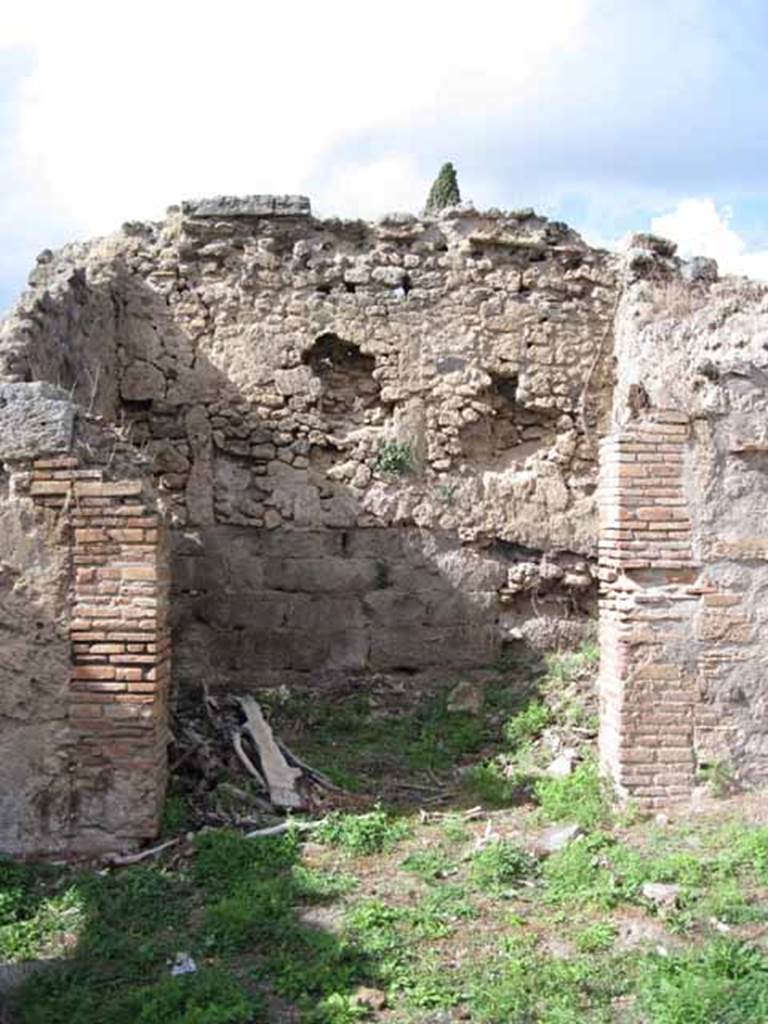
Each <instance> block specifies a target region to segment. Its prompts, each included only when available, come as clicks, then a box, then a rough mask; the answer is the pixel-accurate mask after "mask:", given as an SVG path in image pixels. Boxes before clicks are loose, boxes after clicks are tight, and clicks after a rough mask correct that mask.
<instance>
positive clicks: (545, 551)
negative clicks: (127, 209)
mask: <svg viewBox="0 0 768 1024" xmlns="http://www.w3.org/2000/svg"><path fill="white" fill-rule="evenodd" d="M83 280H84V282H85V284H84V285H82V287H81V282H82V281H83ZM616 301H617V290H616V286H615V259H614V258H613V257H611V256H609V255H608V254H606V253H604V252H600V251H597V250H593V249H590V248H589V247H588V246H586V245H585V244H584V242H583V241H582V240H581V239H580V238H579V237H578V236H577V235H576V234H575V233H574V232H573V231H571V230H569V229H568V228H566V227H565V226H564V225H560V224H553V223H550V222H548V221H546V220H544V219H543V218H540V217H536V216H535V215H534V214H533V213H532V212H531V211H522V212H520V213H517V214H502V213H499V212H494V211H490V212H488V213H483V214H480V213H477V212H476V211H474V210H472V209H470V208H461V209H457V210H453V211H448V212H446V214H444V215H443V216H442V217H440V218H437V219H433V220H423V221H420V220H418V219H417V218H415V217H411V216H406V215H398V216H392V217H388V218H384V219H383V220H382V221H381V222H380V223H379V224H377V225H369V224H364V223H360V222H353V223H344V222H338V221H319V220H315V219H313V218H312V217H311V216H310V215H309V212H308V204H307V203H306V201H302V200H297V199H292V198H291V197H286V198H278V199H274V198H270V197H254V198H252V199H248V200H231V201H221V200H212V201H206V202H202V203H188V204H184V207H183V209H181V210H173V211H171V212H170V213H169V216H168V218H167V219H166V220H165V221H164V222H162V223H160V224H154V225H144V224H140V225H126V227H125V229H124V230H123V232H122V233H121V234H119V235H117V236H115V237H113V238H110V239H104V240H101V241H99V242H96V243H92V244H91V245H90V246H86V247H83V246H76V247H73V248H69V249H65V250H63V251H62V252H61V253H59V254H56V255H55V256H53V257H52V256H51V255H50V254H44V257H43V259H42V262H40V263H39V264H38V266H37V268H36V270H35V272H34V274H33V286H32V288H31V290H30V292H29V293H28V294H27V296H26V297H25V298H24V299H23V300H22V302H21V303H20V305H19V306H18V307H17V309H16V310H15V311H14V313H13V314H12V316H11V317H10V318H9V319H8V321H7V322H6V323H5V325H4V327H3V328H2V334H1V335H0V365H2V366H4V368H5V369H4V371H3V372H4V374H5V376H6V377H7V378H14V379H41V378H42V379H48V380H52V381H54V382H62V383H65V384H67V385H69V386H72V388H73V389H74V393H75V395H76V396H77V398H78V399H79V401H80V402H81V404H83V405H84V406H85V407H86V408H91V409H93V410H94V411H99V412H102V413H104V415H106V416H109V417H110V418H112V419H113V420H114V421H115V422H117V423H119V424H121V425H122V426H123V428H124V429H125V431H126V432H128V433H129V434H130V437H131V440H132V442H133V443H134V444H135V445H136V446H137V447H138V448H140V449H141V450H142V451H143V452H144V453H145V454H146V455H147V456H148V457H149V458H150V459H151V460H152V463H153V470H154V475H155V479H156V482H157V486H158V492H159V494H160V496H161V499H162V503H163V506H164V510H165V514H166V515H167V517H168V520H169V522H170V524H171V526H172V527H173V532H174V544H173V552H174V554H173V562H174V573H173V575H174V579H175V584H174V588H175V589H174V601H173V607H174V621H175V636H176V651H177V656H178V657H177V666H178V668H179V674H180V678H182V677H183V679H185V680H186V679H198V678H201V677H204V678H206V679H207V680H208V681H210V682H213V683H217V682H220V683H234V682H235V681H237V684H238V685H243V684H248V683H249V674H251V675H252V676H253V675H254V674H257V675H258V679H256V678H254V679H253V682H254V683H255V682H257V681H260V682H264V681H266V682H269V681H271V680H272V679H273V678H277V677H278V676H279V677H281V678H282V677H285V678H288V677H289V676H290V674H291V673H293V672H297V671H298V672H304V671H307V670H309V669H310V668H311V669H312V670H314V671H316V672H322V671H325V670H329V671H333V670H336V669H339V668H344V669H357V670H365V669H368V668H383V669H386V668H408V669H414V670H415V669H419V668H421V667H425V666H427V665H431V664H433V663H434V660H435V658H436V657H437V653H436V652H437V651H438V650H442V654H443V660H444V662H445V661H447V662H448V663H453V664H457V665H467V664H485V663H488V662H489V661H490V660H492V658H493V657H494V656H495V655H496V654H497V653H498V652H499V650H500V648H501V647H502V645H504V644H519V643H525V642H530V643H534V644H539V645H552V644H556V643H558V642H559V641H560V640H563V639H567V640H573V639H574V638H577V637H578V636H579V635H582V634H583V632H584V628H585V625H586V623H587V618H586V616H587V613H588V612H589V610H590V608H592V607H593V606H594V599H595V582H594V578H593V573H592V566H593V559H594V555H595V552H596V539H597V538H596V514H595V494H594V492H595V487H596V482H597V463H596V447H595V445H596V438H597V436H598V434H599V433H600V432H601V431H602V430H604V428H605V421H606V417H607V415H608V412H609V407H610V366H611V332H612V323H613V314H614V309H615V304H616ZM67 325H70V327H69V328H68V327H67ZM62 365H64V366H65V369H66V368H67V367H69V369H67V371H66V373H65V372H64V370H62ZM80 368H82V369H80ZM235 552H236V553H237V554H236V555H235V554H234V553H235ZM249 608H250V609H253V614H251V615H248V614H247V609H249ZM342 622H343V623H344V628H341V626H340V624H341V623H342Z"/></svg>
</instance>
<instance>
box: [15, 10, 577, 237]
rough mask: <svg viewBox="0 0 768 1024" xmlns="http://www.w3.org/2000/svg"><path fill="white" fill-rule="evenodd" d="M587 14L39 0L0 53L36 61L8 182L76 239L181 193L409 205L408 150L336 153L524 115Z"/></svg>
mask: <svg viewBox="0 0 768 1024" xmlns="http://www.w3.org/2000/svg"><path fill="white" fill-rule="evenodd" d="M588 3H589V0H539V3H537V4H533V5H532V4H529V3H527V0H507V2H506V3H505V4H499V3H497V2H496V0H476V2H475V4H474V5H473V7H472V12H471V15H472V16H471V22H468V20H467V11H466V8H465V6H464V5H461V4H459V3H451V2H448V0H442V2H440V0H422V2H420V3H413V2H411V0H389V2H388V3H387V4H386V5H385V7H381V6H380V5H378V6H377V5H370V4H361V3H359V0H326V2H325V3H323V4H317V3H315V2H311V0H293V2H289V0H286V2H284V3H283V4H281V5H278V4H265V3H254V2H253V0H247V2H237V0H219V2H218V3H217V4H215V5H212V4H210V3H201V2H197V3H195V2H191V3H190V2H186V3H183V4H182V3H179V2H176V0H173V2H167V0H166V2H160V3H158V2H153V3H150V2H149V0H134V2H133V3H131V4H128V5H115V4H109V3H104V2H103V0H98V2H94V0H72V2H70V3H68V4H62V3H60V2H59V0H37V2H35V0H32V2H31V3H30V4H29V6H28V7H27V8H25V11H24V13H19V12H18V11H16V12H15V13H14V14H12V15H10V16H9V15H8V14H7V12H5V11H3V13H2V14H0V47H2V46H3V45H4V44H6V45H9V44H13V45H25V46H27V47H29V48H31V50H32V52H33V55H34V58H35V62H36V63H35V68H34V71H33V72H32V74H31V75H30V76H29V78H28V79H27V80H26V82H25V84H24V88H23V90H22V94H21V100H20V103H21V106H20V109H19V111H18V115H19V116H18V123H19V126H20V127H19V133H18V138H17V139H16V148H15V151H16V159H17V168H16V170H17V173H18V174H19V175H20V176H21V177H22V178H23V180H24V182H25V187H26V188H28V189H31V190H33V191H34V192H35V193H36V194H38V195H39V196H40V197H41V200H44V201H45V202H47V203H49V204H50V205H51V206H52V207H53V208H54V209H57V210H58V211H60V214H61V217H62V219H63V220H67V221H72V222H74V223H77V224H78V225H80V228H81V230H82V231H83V232H98V231H104V230H109V229H111V228H113V227H115V226H117V225H118V224H119V223H120V222H121V221H122V220H125V219H130V218H133V217H141V216H155V215H158V214H160V213H161V212H162V210H163V208H164V206H165V205H167V204H168V203H171V202H176V201H178V200H179V199H181V198H185V197H187V196H194V195H201V194H208V195H210V194H212V193H218V192H224V193H244V192H254V191H264V192H284V191H285V192H288V191H310V192H312V191H313V186H317V185H319V184H320V183H321V182H325V186H324V187H323V192H322V195H321V197H320V198H321V201H322V203H323V205H324V206H326V208H329V209H328V212H334V213H337V212H338V213H344V214H349V213H361V214H362V213H364V214H366V215H370V214H372V213H374V212H376V211H375V210H374V209H373V201H374V200H375V199H376V198H377V197H378V199H379V202H380V206H379V209H381V207H382V206H383V207H384V208H391V207H392V206H393V205H395V206H396V205H399V204H400V203H403V202H405V201H408V203H409V204H411V205H412V204H413V200H414V198H415V196H416V192H417V185H418V190H419V200H418V201H419V202H421V200H422V198H423V196H422V192H423V185H424V181H423V180H422V177H421V175H420V174H419V172H418V171H417V170H416V168H415V165H414V163H413V159H412V157H411V156H410V155H409V154H400V153H396V154H395V155H394V156H391V155H390V156H385V157H382V156H381V155H380V154H378V153H377V154H374V155H373V156H372V157H371V159H370V160H369V161H361V160H360V159H357V160H354V159H351V160H350V161H349V162H348V163H347V165H346V166H345V165H344V164H340V163H339V162H338V159H337V158H333V159H332V154H333V153H334V151H338V150H339V149H340V147H342V146H343V145H344V144H345V143H348V142H349V141H350V140H352V139H354V138H355V136H356V135H358V134H361V133H368V134H370V133H371V132H374V131H377V130H385V129H386V128H387V127H388V126H392V125H397V126H399V127H402V126H403V125H407V124H408V123H416V122H417V121H421V120H426V121H430V120H433V121H434V122H435V123H439V122H440V120H441V118H445V122H446V124H449V123H450V117H458V116H461V115H467V114H470V115H471V114H476V115H477V116H478V117H487V116H489V115H492V114H493V113H494V112H496V113H498V112H499V111H501V110H504V109H506V108H508V107H509V106H510V105H523V104H526V103H527V102H530V101H531V98H532V97H533V96H534V95H535V94H536V91H537V89H538V88H539V87H540V83H541V81H542V80H543V79H545V78H546V75H547V72H548V70H549V69H550V66H551V65H552V63H553V61H554V60H556V59H557V58H558V57H559V55H561V54H563V53H566V52H572V51H574V50H575V49H577V48H578V47H579V45H580V44H581V42H582V39H583V29H584V25H585V21H586V15H587V10H588ZM5 6H9V5H5ZM449 143H450V137H447V138H446V145H448V144H449ZM449 155H450V154H449ZM417 205H418V203H417Z"/></svg>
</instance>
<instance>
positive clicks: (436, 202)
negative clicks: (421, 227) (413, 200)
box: [424, 161, 461, 213]
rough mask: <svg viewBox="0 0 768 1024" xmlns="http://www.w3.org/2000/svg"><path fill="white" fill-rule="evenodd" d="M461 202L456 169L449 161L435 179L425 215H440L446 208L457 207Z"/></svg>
mask: <svg viewBox="0 0 768 1024" xmlns="http://www.w3.org/2000/svg"><path fill="white" fill-rule="evenodd" d="M460 202H461V193H460V192H459V182H458V179H457V177H456V168H455V167H454V166H453V164H452V163H451V162H450V161H449V162H448V163H446V164H443V166H442V167H441V168H440V173H439V174H438V176H437V177H436V178H435V180H434V182H433V184H432V188H431V189H430V190H429V196H428V197H427V205H426V208H425V210H424V212H425V213H439V211H440V210H444V209H445V208H446V206H456V204H457V203H460Z"/></svg>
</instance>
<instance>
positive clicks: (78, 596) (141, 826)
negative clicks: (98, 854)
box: [13, 456, 171, 850]
mask: <svg viewBox="0 0 768 1024" xmlns="http://www.w3.org/2000/svg"><path fill="white" fill-rule="evenodd" d="M22 468H23V467H17V471H16V472H15V474H14V477H13V483H14V487H15V488H16V490H17V492H19V493H26V494H28V495H29V496H30V497H31V498H32V499H33V500H34V502H35V504H37V505H40V506H44V507H48V508H52V509H57V510H59V515H60V516H62V517H64V519H65V522H66V524H67V525H68V527H69V529H68V530H65V531H64V534H65V535H66V536H68V542H69V544H70V557H71V568H72V573H71V584H72V585H71V590H70V602H71V605H70V640H71V654H72V670H71V678H70V683H69V690H68V698H67V699H68V707H67V715H66V721H67V736H66V743H65V747H66V763H67V770H68V773H69V809H68V815H67V816H68V823H67V825H66V826H65V827H66V829H67V833H68V834H67V836H66V838H63V837H62V842H61V845H62V846H64V847H66V848H68V849H70V850H91V849H105V848H110V847H115V846H121V845H126V844H128V843H130V842H131V841H135V840H138V839H142V838H147V837H152V836H154V835H156V834H157V831H158V826H159V819H160V813H161V810H162V803H163V798H164V793H165V785H166V774H167V756H166V744H167V728H168V727H167V717H168V689H169V679H170V646H171V645H170V637H169V631H168V590H169V571H168V544H167V537H166V532H165V530H164V529H163V528H162V526H161V524H160V523H159V521H158V516H157V514H156V511H155V509H154V505H153V502H152V500H151V498H147V497H145V496H144V485H143V483H142V481H140V480H120V481H116V482H107V481H104V479H103V470H102V469H98V468H97V469H88V468H83V467H81V466H80V464H79V462H78V460H77V459H76V458H74V457H70V456H59V457H56V458H49V459H38V460H36V461H34V462H33V463H32V465H31V470H29V469H27V470H26V471H21V470H22Z"/></svg>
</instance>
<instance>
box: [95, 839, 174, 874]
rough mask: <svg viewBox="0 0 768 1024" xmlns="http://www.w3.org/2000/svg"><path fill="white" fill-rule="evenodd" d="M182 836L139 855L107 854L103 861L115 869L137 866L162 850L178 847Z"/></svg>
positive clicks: (143, 851)
mask: <svg viewBox="0 0 768 1024" xmlns="http://www.w3.org/2000/svg"><path fill="white" fill-rule="evenodd" d="M183 838H184V837H183V836H177V837H176V838H175V839H168V840H167V841H166V842H164V843H160V845H159V846H152V847H150V849H148V850H142V851H141V853H127V854H125V855H124V856H120V854H117V853H114V854H109V855H108V856H107V857H106V858H105V860H106V861H107V862H108V863H109V864H112V865H114V866H115V867H120V868H122V867H125V866H127V865H128V864H138V863H139V861H142V860H148V859H149V858H150V857H156V856H157V854H158V853H162V852H163V850H169V849H170V848H171V847H172V846H178V844H179V843H180V842H181V840H182V839H183Z"/></svg>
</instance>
